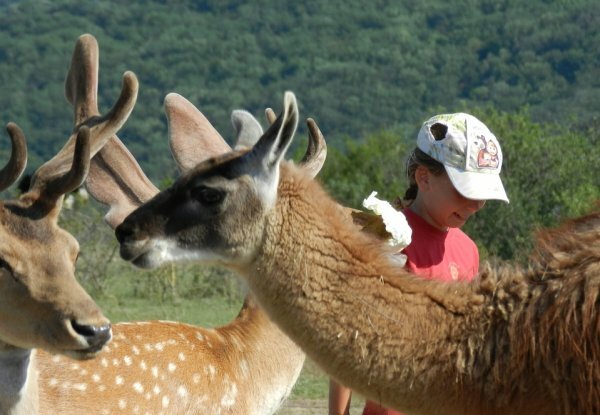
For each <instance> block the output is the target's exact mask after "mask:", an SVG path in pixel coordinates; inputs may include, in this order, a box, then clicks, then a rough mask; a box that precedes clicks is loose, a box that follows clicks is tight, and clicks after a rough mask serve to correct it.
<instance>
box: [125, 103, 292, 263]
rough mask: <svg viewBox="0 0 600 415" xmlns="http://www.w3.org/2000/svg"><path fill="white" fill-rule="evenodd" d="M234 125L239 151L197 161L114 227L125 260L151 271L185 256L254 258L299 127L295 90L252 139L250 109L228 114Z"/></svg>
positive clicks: (243, 260) (254, 130)
mask: <svg viewBox="0 0 600 415" xmlns="http://www.w3.org/2000/svg"><path fill="white" fill-rule="evenodd" d="M233 124H234V127H235V128H236V130H237V135H238V143H240V142H241V143H243V144H242V145H240V147H244V148H243V149H239V150H234V151H232V152H229V153H227V154H223V155H220V156H217V157H213V158H210V159H208V160H205V161H203V162H202V163H200V164H198V165H197V166H196V167H195V168H194V169H192V170H191V171H189V172H187V173H186V174H184V175H183V176H182V177H181V178H180V179H179V180H177V181H176V182H175V184H174V185H173V186H171V187H170V188H168V189H166V190H164V191H162V192H160V193H159V194H158V195H156V196H155V197H154V198H152V199H151V200H150V201H148V202H147V203H145V204H144V205H142V206H141V207H139V208H138V209H137V210H135V211H134V212H133V213H131V214H130V215H129V216H128V217H127V218H126V219H125V221H124V222H123V223H122V224H121V225H119V227H118V228H117V230H116V234H117V238H118V240H119V242H120V243H121V256H122V257H123V258H124V259H126V260H129V261H131V262H133V263H134V264H135V265H137V266H140V267H144V268H152V267H156V266H159V265H161V264H163V263H166V262H172V261H186V260H191V261H201V262H213V263H224V264H228V265H231V266H243V265H244V264H247V263H249V262H250V261H251V260H252V259H253V258H254V256H255V255H256V252H257V250H258V249H259V248H260V246H261V243H262V241H263V234H264V228H265V220H266V217H267V215H268V214H269V212H270V211H272V209H273V208H274V205H275V203H276V199H277V186H278V183H279V165H280V163H281V161H282V159H283V157H284V156H285V153H286V151H287V149H288V148H289V145H290V143H291V141H292V138H293V136H294V133H295V131H296V127H297V124H298V107H297V104H296V99H295V97H294V94H293V93H291V92H287V93H286V94H285V95H284V109H283V112H282V113H281V115H280V116H279V117H278V118H277V119H276V120H275V122H273V124H272V125H271V126H270V127H269V128H268V129H267V131H266V132H265V133H264V134H262V136H260V138H258V141H256V137H255V136H256V135H257V134H260V133H261V132H262V129H260V128H259V127H257V123H256V121H255V120H254V119H253V117H251V116H250V115H249V114H248V113H246V112H234V113H233ZM252 142H256V144H254V145H253V146H252V147H251V148H245V147H246V146H248V145H249V143H250V144H251V143H252Z"/></svg>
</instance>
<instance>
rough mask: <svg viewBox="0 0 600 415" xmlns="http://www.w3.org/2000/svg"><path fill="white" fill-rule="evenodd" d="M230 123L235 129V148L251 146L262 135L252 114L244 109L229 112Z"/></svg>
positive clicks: (261, 130)
mask: <svg viewBox="0 0 600 415" xmlns="http://www.w3.org/2000/svg"><path fill="white" fill-rule="evenodd" d="M231 124H233V129H234V130H235V134H236V138H235V149H236V150H240V149H243V148H252V146H254V145H255V144H256V142H257V141H258V139H259V138H260V137H261V136H262V135H263V129H262V127H261V125H260V124H259V122H258V121H257V120H256V118H254V116H253V115H252V114H250V113H249V112H248V111H244V110H234V111H233V112H232V113H231Z"/></svg>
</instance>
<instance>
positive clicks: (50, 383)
mask: <svg viewBox="0 0 600 415" xmlns="http://www.w3.org/2000/svg"><path fill="white" fill-rule="evenodd" d="M48 384H49V385H50V386H56V385H57V384H58V380H57V379H56V378H50V382H48Z"/></svg>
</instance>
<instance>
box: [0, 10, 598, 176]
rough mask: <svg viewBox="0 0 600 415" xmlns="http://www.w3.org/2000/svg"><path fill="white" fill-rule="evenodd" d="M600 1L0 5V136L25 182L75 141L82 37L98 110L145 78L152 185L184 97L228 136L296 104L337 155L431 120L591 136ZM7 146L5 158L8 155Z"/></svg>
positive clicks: (138, 129) (130, 135) (138, 126)
mask: <svg viewBox="0 0 600 415" xmlns="http://www.w3.org/2000/svg"><path fill="white" fill-rule="evenodd" d="M598 27H600V3H598V2H597V1H593V0H580V1H569V2H567V1H550V2H549V1H544V0H531V1H528V2H520V1H509V0H505V1H496V0H494V1H487V0H486V1H471V0H463V1H457V2H452V5H449V3H448V2H446V1H442V0H426V1H421V2H414V1H407V0H402V1H393V2H392V1H370V2H364V1H356V0H350V1H339V0H332V1H329V0H328V1H324V0H321V1H315V0H312V1H311V0H309V1H303V2H279V1H270V0H269V1H267V0H255V1H242V0H229V1H217V0H214V1H184V0H181V1H168V0H163V1H133V2H123V1H80V0H78V1H75V0H53V1H39V0H24V1H14V0H12V1H7V0H4V1H0V91H1V93H0V108H1V109H2V120H1V121H2V122H3V123H6V122H8V121H15V122H17V123H19V124H20V125H21V126H22V127H23V128H24V130H25V132H26V134H27V136H28V137H29V138H30V139H29V142H30V146H31V153H32V156H31V160H30V169H33V167H35V166H37V165H38V164H39V163H40V161H42V160H43V159H45V158H46V157H48V156H49V155H51V154H52V153H53V152H54V151H55V150H56V149H58V148H59V147H60V145H61V143H62V142H63V140H64V139H65V137H66V135H67V134H68V132H69V131H70V128H71V124H70V123H71V110H70V108H69V106H68V104H67V103H66V100H65V99H64V98H63V92H62V88H63V81H64V77H65V75H66V70H67V68H68V65H69V60H70V54H71V51H72V48H73V45H74V43H75V40H76V39H77V37H78V36H79V35H81V34H82V33H86V32H89V33H91V34H93V35H94V36H96V38H97V39H98V41H99V44H100V51H101V58H100V89H101V90H100V96H99V99H100V105H101V109H107V108H108V107H109V106H110V105H112V102H113V100H114V99H116V96H117V91H118V88H119V87H120V76H121V75H122V73H123V72H124V71H125V70H133V71H134V72H135V73H136V74H137V75H138V77H139V80H140V94H139V100H138V104H137V106H136V109H135V110H134V112H133V114H132V116H131V118H130V121H129V122H128V123H127V125H126V127H125V128H124V130H123V132H122V134H121V136H122V138H123V139H124V140H125V141H126V142H127V144H128V145H129V146H130V147H131V148H132V150H133V152H134V153H135V155H136V157H138V158H139V160H140V161H141V163H142V166H143V167H145V168H146V169H147V170H148V172H149V174H150V175H151V176H152V177H153V178H154V179H159V180H160V179H163V178H164V177H168V176H171V175H172V173H173V170H172V164H171V161H170V158H169V156H168V152H166V151H165V148H166V147H165V140H166V124H165V117H164V113H163V110H162V100H163V98H164V96H165V95H166V94H167V93H168V92H172V91H174V92H178V93H180V94H182V95H184V96H185V97H187V98H188V99H190V101H192V102H193V103H194V104H195V105H197V106H198V107H199V108H200V109H201V110H202V111H203V112H204V113H205V114H206V115H207V116H208V117H209V119H211V120H212V121H213V122H214V123H215V125H216V126H217V128H218V129H219V130H220V131H222V132H223V134H225V135H229V133H230V131H231V127H230V125H229V114H230V111H231V110H232V109H234V108H245V109H248V110H250V111H252V112H253V113H254V114H255V115H257V116H260V117H262V109H263V108H264V107H266V106H272V107H274V108H276V109H277V108H279V106H280V101H281V97H282V94H283V92H284V91H285V90H293V91H294V92H296V94H297V96H298V99H299V103H300V108H301V112H302V114H303V116H312V117H314V118H315V119H316V120H317V121H318V122H319V124H320V126H321V127H322V129H323V132H324V133H325V135H326V137H327V139H328V141H329V143H330V144H333V145H337V144H339V143H340V142H341V140H342V139H343V138H344V137H351V138H353V139H362V138H363V137H365V136H366V135H368V134H371V133H373V132H377V131H380V130H382V129H398V128H401V127H402V128H405V129H406V130H407V131H408V134H407V136H408V137H414V134H413V133H414V132H415V131H416V129H417V128H418V126H419V124H420V123H421V122H422V121H423V120H424V119H425V118H427V117H428V116H429V115H431V114H432V113H433V112H441V111H453V112H454V111H458V110H463V109H470V108H477V107H480V106H486V107H493V108H494V109H496V110H500V111H508V112H513V111H516V110H518V109H520V108H522V107H524V106H527V107H529V109H530V113H531V115H532V117H533V119H534V120H536V121H538V122H545V121H548V120H552V121H567V120H572V118H573V117H576V118H577V122H578V123H579V124H583V125H588V124H589V122H590V120H591V119H593V117H594V116H595V108H596V107H597V105H594V104H595V103H596V101H595V100H594V98H595V97H597V96H598V94H599V92H600V81H599V80H598V78H599V77H598V67H600V62H599V56H600V48H598V45H600V31H598V30H597V28H598ZM6 141H7V140H2V148H5V147H6V145H7V144H6Z"/></svg>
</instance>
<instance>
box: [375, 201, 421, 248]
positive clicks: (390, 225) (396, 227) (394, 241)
mask: <svg viewBox="0 0 600 415" xmlns="http://www.w3.org/2000/svg"><path fill="white" fill-rule="evenodd" d="M376 196H377V192H372V193H371V194H370V195H369V197H368V198H366V199H365V200H363V206H364V207H365V208H366V209H369V210H371V211H373V212H374V213H375V214H376V215H379V216H381V218H382V219H383V224H384V225H385V230H386V231H388V232H389V233H390V234H391V235H392V237H391V238H390V239H389V241H388V242H389V244H390V245H391V246H393V247H395V248H398V249H404V248H406V247H407V246H408V244H410V238H411V236H412V229H411V228H410V226H409V225H408V222H407V221H406V217H405V216H404V214H403V213H402V212H399V211H397V210H396V209H394V208H393V207H392V205H391V204H390V203H389V202H386V201H385V200H379V199H377V197H376Z"/></svg>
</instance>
